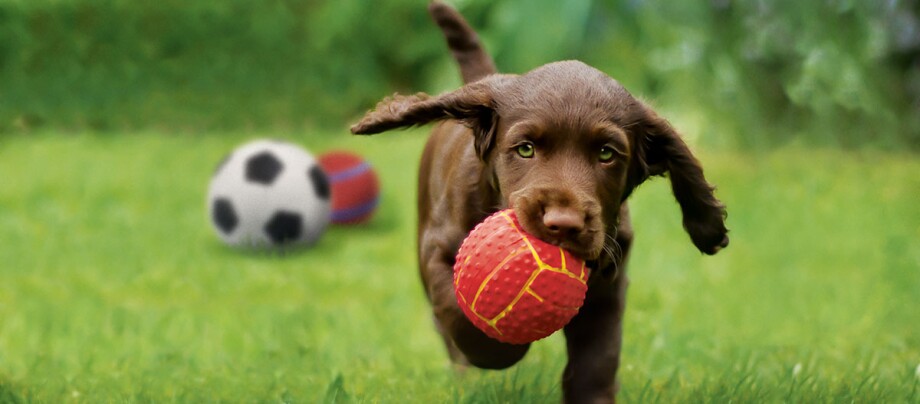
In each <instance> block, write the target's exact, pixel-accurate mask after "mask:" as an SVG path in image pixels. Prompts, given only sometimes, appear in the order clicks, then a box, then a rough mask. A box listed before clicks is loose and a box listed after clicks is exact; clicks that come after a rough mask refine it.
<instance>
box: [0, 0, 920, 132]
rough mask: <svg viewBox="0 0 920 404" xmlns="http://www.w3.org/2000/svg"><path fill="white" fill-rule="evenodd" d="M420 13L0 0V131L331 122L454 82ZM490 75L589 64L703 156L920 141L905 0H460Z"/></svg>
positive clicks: (398, 1)
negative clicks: (652, 109) (721, 151)
mask: <svg viewBox="0 0 920 404" xmlns="http://www.w3.org/2000/svg"><path fill="white" fill-rule="evenodd" d="M425 3H426V1H425V0H389V1H386V2H371V1H368V0H342V1H321V0H267V1H259V2H251V1H245V0H226V1H219V2H217V1H205V0H199V1H191V2H190V1H179V0H164V1H158V2H136V1H130V0H33V1H22V0H0V133H4V132H6V133H10V132H22V131H31V130H35V129H36V128H41V127H42V126H49V127H54V128H63V129H70V130H73V129H92V130H103V131H105V130H126V129H145V128H147V129H150V128H160V129H162V130H167V131H185V132H188V131H200V130H219V129H234V128H274V129H275V130H289V131H290V130H302V129H305V128H311V127H317V126H318V127H327V128H336V129H341V128H344V127H346V126H347V123H348V122H349V121H350V120H352V119H354V117H355V116H356V115H357V114H359V113H361V112H362V111H364V110H366V109H367V108H369V107H371V106H372V105H373V104H374V103H375V102H376V100H378V99H379V98H381V97H382V96H384V95H387V94H390V93H392V92H394V91H402V92H414V91H428V92H440V91H445V90H448V89H451V88H454V87H456V86H457V85H459V84H460V83H459V78H458V77H457V72H456V68H455V67H454V64H453V62H452V60H451V59H450V56H449V54H448V52H447V51H446V49H445V47H444V44H443V39H442V38H441V37H440V34H439V33H438V32H437V30H436V28H435V27H434V26H433V24H432V23H431V22H430V21H429V20H428V17H427V15H426V13H425ZM454 4H456V5H457V6H458V7H459V8H460V9H461V11H462V12H463V13H464V14H465V15H466V16H467V17H468V18H469V19H470V21H471V23H472V25H473V26H474V27H476V28H477V29H478V30H479V31H480V32H481V33H482V36H483V38H484V40H485V42H486V44H487V45H488V48H489V50H490V52H492V53H493V54H494V55H495V57H496V60H497V62H498V65H499V66H500V68H501V69H502V70H503V71H508V72H518V73H520V72H524V71H527V70H529V69H530V68H533V67H535V66H538V65H540V64H543V63H545V62H548V61H552V60H558V59H563V58H578V59H583V60H585V61H587V62H589V63H591V64H593V65H595V66H597V67H598V68H600V69H602V70H604V71H606V72H608V73H609V74H611V75H612V76H614V77H615V78H617V79H618V80H619V81H621V82H622V83H623V84H624V85H626V86H627V88H629V89H630V90H631V91H632V92H633V93H635V94H637V95H640V96H643V97H645V98H648V99H651V100H652V101H654V102H655V104H656V105H657V106H658V107H659V108H661V109H663V110H665V111H666V112H667V113H666V115H667V116H670V117H672V119H673V120H674V121H675V122H676V123H677V124H679V126H680V127H682V128H685V129H684V131H685V132H687V134H688V136H689V137H690V138H691V139H694V140H700V141H703V142H705V143H708V144H711V145H728V146H743V147H751V146H775V145H781V144H785V143H788V142H794V143H808V144H823V145H836V146H845V147H854V146H860V145H866V144H870V145H876V146H881V147H887V148H898V147H909V148H912V149H917V148H920V20H918V17H920V14H918V10H917V5H918V2H917V0H893V1H886V2H877V1H873V0H831V1H806V2H802V1H796V0H783V1H778V2H762V1H754V0H737V1H732V0H714V1H708V0H697V1H690V2H673V1H666V0H643V1H640V0H630V1H626V0H622V1H611V0H608V1H602V0H571V1H566V2H558V1H553V0H528V1H524V0H501V1H492V0H456V1H454Z"/></svg>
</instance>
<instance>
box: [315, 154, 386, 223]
mask: <svg viewBox="0 0 920 404" xmlns="http://www.w3.org/2000/svg"><path fill="white" fill-rule="evenodd" d="M318 160H319V165H320V167H322V169H323V171H324V172H325V173H326V177H327V178H328V179H329V187H330V190H331V193H332V223H336V224H359V223H365V222H367V221H368V220H370V218H371V217H372V216H373V215H374V211H375V210H376V209H377V204H378V203H379V201H380V184H379V183H378V181H377V174H376V173H375V172H374V169H373V168H372V167H371V165H370V164H368V162H367V161H365V160H364V158H362V157H361V156H359V155H357V154H354V153H351V152H347V151H331V152H328V153H324V154H322V155H320V156H319V159H318Z"/></svg>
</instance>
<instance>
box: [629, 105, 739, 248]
mask: <svg viewBox="0 0 920 404" xmlns="http://www.w3.org/2000/svg"><path fill="white" fill-rule="evenodd" d="M642 109H643V111H642V116H641V117H640V118H639V121H637V122H636V123H635V124H634V126H633V129H634V131H635V134H636V135H637V140H638V142H637V145H636V146H635V150H634V157H633V158H634V161H633V163H634V164H633V165H632V167H631V170H630V173H629V177H630V178H631V181H630V182H632V183H633V185H638V183H639V182H642V181H643V180H645V178H648V176H650V175H664V174H665V173H667V174H668V175H669V177H670V179H671V191H672V192H673V193H674V198H675V199H677V203H678V204H679V205H680V210H681V212H682V213H683V222H684V229H685V230H686V231H687V233H688V234H689V235H690V239H691V240H692V241H693V244H694V245H695V246H696V248H698V249H699V250H700V251H702V252H703V253H706V254H715V253H717V252H719V250H721V249H722V248H725V247H726V246H728V229H726V228H725V217H726V213H725V205H723V204H722V202H720V201H719V200H718V199H716V197H715V196H714V195H713V191H714V190H715V187H713V186H712V185H709V183H708V182H706V178H705V177H704V176H703V167H702V166H700V163H699V161H697V159H696V157H694V156H693V153H691V152H690V149H689V148H688V147H687V144H686V143H684V141H683V140H682V139H681V137H680V135H679V134H678V133H677V131H676V130H674V128H673V127H672V126H671V124H670V123H668V121H667V120H665V119H664V118H661V117H659V116H658V114H656V113H655V112H654V111H652V110H651V109H650V108H648V107H646V106H644V105H643V106H642Z"/></svg>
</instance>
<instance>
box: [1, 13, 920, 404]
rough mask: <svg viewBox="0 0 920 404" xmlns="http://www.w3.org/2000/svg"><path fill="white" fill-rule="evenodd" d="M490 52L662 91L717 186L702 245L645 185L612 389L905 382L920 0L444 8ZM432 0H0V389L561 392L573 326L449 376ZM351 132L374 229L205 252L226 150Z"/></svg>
mask: <svg viewBox="0 0 920 404" xmlns="http://www.w3.org/2000/svg"><path fill="white" fill-rule="evenodd" d="M451 3H452V4H454V5H456V6H457V7H458V8H459V9H460V10H461V12H462V13H463V14H464V15H465V16H467V18H468V19H469V20H470V22H471V24H472V25H473V26H474V27H475V28H476V29H477V30H478V31H479V32H480V33H481V36H482V38H483V40H484V41H485V43H486V45H487V48H488V50H489V51H490V53H492V54H493V55H494V56H495V59H496V61H497V64H498V66H499V68H500V69H501V70H502V71H504V72H513V73H523V72H526V71H527V70H529V69H531V68H534V67H536V66H539V65H541V64H543V63H546V62H549V61H553V60H558V59H564V58H577V59H581V60H584V61H585V62H588V63H590V64H592V65H594V66H596V67H598V68H600V69H601V70H603V71H605V72H607V73H608V74H610V75H611V76H613V77H614V78H616V79H617V80H619V81H620V82H621V83H622V84H623V85H624V86H626V87H627V88H628V89H629V90H630V91H631V92H632V93H633V94H635V95H637V96H639V97H642V98H644V99H646V100H649V101H650V102H652V103H653V104H654V105H655V107H656V109H657V110H658V111H659V112H660V113H661V114H662V115H663V116H665V117H667V118H668V119H670V120H671V121H672V122H673V123H674V124H675V126H676V127H678V128H679V129H680V130H681V131H682V132H683V134H684V136H685V138H686V139H687V140H688V142H689V143H690V144H691V146H692V148H693V149H694V152H695V153H696V154H697V156H698V157H699V158H700V160H701V161H702V163H703V165H704V167H705V168H706V175H707V178H708V179H709V180H711V181H712V182H713V183H714V184H716V185H717V186H718V190H717V196H718V197H719V198H720V199H721V200H722V201H724V202H725V203H726V204H727V206H728V212H729V217H728V227H729V228H730V229H731V233H730V236H731V240H732V241H731V245H730V246H729V247H728V248H727V249H726V250H724V251H722V252H720V253H719V254H718V255H716V256H712V257H709V256H706V257H704V256H701V255H700V254H699V252H698V251H696V250H695V249H694V248H693V246H692V244H691V243H690V242H689V239H688V237H687V235H686V234H685V233H684V232H683V230H682V229H681V219H680V213H679V212H680V211H679V208H678V206H677V205H676V203H675V202H674V200H673V197H672V196H671V195H670V189H669V187H668V183H667V180H666V179H655V180H653V181H650V183H649V184H648V185H643V186H642V187H641V188H640V189H639V190H638V191H637V192H636V193H635V195H634V196H632V197H631V198H632V199H631V210H632V215H633V222H634V225H635V227H636V241H635V244H634V246H633V255H632V257H631V262H630V266H629V274H630V277H631V280H632V283H631V286H630V291H629V295H628V308H627V312H626V318H625V331H624V333H625V338H624V339H625V343H624V350H623V361H622V366H621V369H622V372H621V374H620V375H621V376H620V379H621V381H622V386H623V388H622V391H621V393H620V396H619V397H620V398H621V399H623V400H624V401H626V402H642V403H645V402H714V403H723V402H834V403H836V402H907V403H917V402H920V332H918V330H920V328H918V324H920V310H917V307H920V204H918V203H917V201H918V199H920V198H918V197H920V175H918V174H920V158H918V154H917V153H918V152H920V110H918V108H920V20H918V18H920V10H918V5H920V2H918V1H916V0H887V1H872V0H863V1H847V0H821V1H792V0H778V1H773V2H768V1H731V0H707V1H666V0H644V1H643V0H622V1H590V0H568V1H563V2H558V1H550V0H529V1H524V0H494V1H487V0H456V1H452V2H451ZM425 5H426V1H424V0H411V1H410V0H392V1H356V0H340V1H318V0H311V1H295V0H287V1H272V0H265V1H243V0H223V1H179V0H162V1H157V2H141V1H129V0H0V403H10V402H12V403H22V402H55V403H57V402H127V403H133V402H240V401H243V402H325V403H337V402H399V403H402V402H407V401H408V402H425V403H428V402H456V403H483V402H485V403H493V402H494V403H505V402H558V401H559V395H560V386H559V375H560V373H561V370H562V367H563V366H564V363H565V359H564V358H565V348H564V343H563V342H562V337H561V336H560V335H554V336H552V337H550V338H549V339H548V340H547V341H541V342H538V343H536V344H534V346H533V347H532V349H531V352H530V353H529V354H528V356H527V357H526V358H525V359H524V360H523V361H522V362H521V363H520V364H518V365H516V366H515V367H514V368H513V369H511V370H509V371H506V372H486V371H476V370H470V371H467V372H465V373H462V374H457V373H455V372H453V371H452V370H451V369H450V367H449V366H448V363H447V357H446V354H445V351H444V348H443V344H442V341H441V340H440V338H439V337H438V336H437V334H436V332H435V331H434V327H433V325H432V323H431V316H430V308H429V307H428V304H427V302H426V301H425V298H424V295H423V293H422V289H421V286H420V283H419V282H418V275H417V273H416V272H417V264H416V262H415V251H414V246H413V244H414V243H412V242H411V241H412V240H414V237H415V230H416V229H415V207H414V203H415V202H414V201H415V192H416V190H415V181H416V180H415V170H416V167H417V159H418V156H419V155H420V153H421V150H422V147H423V145H424V142H425V138H426V134H427V129H426V128H419V129H412V130H409V131H405V132H397V133H389V134H385V135H381V136H377V137H371V138H367V137H352V136H350V135H349V134H348V131H347V127H348V125H349V124H350V123H352V122H353V121H355V120H356V119H357V118H358V117H360V115H361V114H362V113H363V112H364V111H366V110H367V109H369V108H370V107H372V106H373V105H374V104H375V103H376V102H377V101H378V100H379V99H380V98H382V97H383V96H385V95H388V94H392V93H393V92H396V91H399V92H405V93H409V92H416V91H426V92H429V93H439V92H442V91H448V90H451V89H454V88H456V87H457V86H459V85H460V79H459V74H458V72H457V69H456V67H455V65H454V62H453V61H452V60H451V58H450V56H449V53H448V51H447V49H446V47H445V45H444V43H443V39H442V37H441V35H440V33H439V32H438V31H437V30H436V28H435V27H434V24H433V23H431V22H430V21H429V19H428V16H427V14H426V11H425ZM256 137H277V138H283V139H286V140H290V141H293V142H297V143H299V144H301V145H303V146H305V147H306V148H308V149H310V150H311V151H313V152H314V153H317V154H318V153H321V152H323V151H327V150H331V149H347V150H352V151H354V152H357V153H359V154H361V155H363V156H365V157H366V158H367V159H368V161H369V162H370V163H371V164H372V165H373V167H374V168H375V169H376V171H377V173H378V174H379V176H380V179H381V184H382V191H381V198H382V199H381V201H382V202H381V205H380V209H379V211H378V212H377V215H376V216H375V218H374V219H373V220H372V221H371V222H370V223H369V224H368V225H366V226H361V227H352V228H343V227H331V228H330V229H328V231H327V233H326V234H325V235H324V236H323V238H322V239H321V240H320V242H319V244H318V245H317V246H315V247H314V248H311V249H307V250H305V251H299V252H297V253H295V254H289V255H276V254H257V253H245V252H240V251H235V250H232V249H230V248H228V247H226V246H224V245H222V244H221V243H220V242H219V240H218V239H217V237H216V235H215V234H214V233H213V231H212V229H211V228H210V227H209V223H208V218H207V216H206V213H205V206H204V205H205V193H206V187H207V183H208V181H209V179H210V176H211V173H212V172H213V169H214V166H215V165H216V164H217V162H218V161H220V159H221V158H222V157H223V156H224V155H225V154H226V153H227V152H228V151H230V150H232V149H233V148H234V147H235V146H237V145H239V144H241V143H243V142H245V141H248V140H251V139H252V138H256Z"/></svg>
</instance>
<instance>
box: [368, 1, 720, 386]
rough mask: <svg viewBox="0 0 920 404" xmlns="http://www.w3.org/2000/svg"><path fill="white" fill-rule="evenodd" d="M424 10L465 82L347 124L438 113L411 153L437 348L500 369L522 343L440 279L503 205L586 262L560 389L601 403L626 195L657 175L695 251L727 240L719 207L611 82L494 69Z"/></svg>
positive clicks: (665, 137) (552, 71)
mask: <svg viewBox="0 0 920 404" xmlns="http://www.w3.org/2000/svg"><path fill="white" fill-rule="evenodd" d="M429 12H430V13H431V15H432V17H433V18H434V20H435V22H436V23H437V24H438V25H439V26H440V27H441V30H442V31H443V32H444V34H445V37H446V38H447V43H448V46H449V48H450V50H451V51H452V53H453V55H454V58H455V59H456V60H457V62H458V64H459V65H460V71H461V73H462V75H463V78H464V81H465V83H466V84H465V85H464V86H463V87H461V88H459V89H457V90H455V91H453V92H449V93H446V94H443V95H440V96H429V95H426V94H424V93H419V94H416V95H411V96H402V95H395V96H393V97H390V98H386V99H384V100H383V101H381V102H380V103H379V104H378V105H377V107H376V108H375V109H374V110H373V111H371V112H368V113H367V115H365V116H364V118H363V119H361V121H360V122H358V123H357V124H355V125H354V126H352V128H351V131H352V133H355V134H374V133H380V132H383V131H386V130H390V129H394V128H401V127H409V126H413V125H422V124H425V123H429V122H433V121H440V123H439V124H438V125H437V126H436V127H435V129H434V131H433V132H432V134H431V136H430V138H429V140H428V143H427V145H426V146H425V151H424V153H423V154H422V161H421V169H420V174H419V185H418V187H419V194H418V215H419V216H418V258H419V267H420V270H421V277H422V282H423V284H424V286H425V292H426V294H427V297H428V299H429V301H430V302H431V305H432V307H433V311H434V317H435V320H436V324H437V328H438V330H439V332H440V333H441V335H442V336H443V338H444V341H445V343H446V345H447V349H448V352H449V355H450V358H451V360H452V361H453V362H454V363H457V364H470V365H473V366H476V367H480V368H486V369H503V368H507V367H509V366H511V365H514V364H515V363H517V362H518V361H519V360H520V359H521V358H522V357H523V356H524V354H525V353H526V352H527V349H528V347H529V345H511V344H505V343H502V342H499V341H496V340H493V339H491V338H489V337H487V336H486V335H485V334H484V333H482V332H481V331H480V330H478V329H477V328H476V327H475V326H473V324H472V323H471V322H470V321H469V320H468V319H467V318H466V317H465V316H464V315H463V312H462V311H461V309H460V307H459V306H458V304H457V298H456V296H455V293H454V288H453V266H454V259H455V256H456V254H457V250H458V248H459V246H460V243H461V242H462V241H463V239H464V238H465V237H466V236H467V234H468V233H469V232H470V230H471V229H472V228H473V227H474V226H475V225H476V224H477V223H479V222H481V221H482V220H483V219H485V218H486V217H487V216H489V215H490V214H492V213H494V212H496V211H497V210H500V209H504V208H507V207H511V208H513V209H514V210H515V212H516V213H517V216H518V218H519V219H520V221H521V225H522V226H523V227H524V229H525V230H527V231H528V232H530V233H532V234H534V235H535V236H537V237H538V238H540V239H542V240H544V241H547V242H550V243H552V244H555V245H558V246H560V247H562V248H565V249H567V250H569V251H571V252H572V253H574V254H575V255H577V256H580V257H581V258H583V259H585V260H586V261H587V262H588V265H589V267H590V268H591V276H590V278H589V280H588V292H587V296H586V298H585V302H584V305H583V306H582V308H581V310H580V311H579V312H578V314H577V315H576V316H575V317H574V318H573V319H572V321H571V322H570V323H569V324H568V325H566V326H565V328H564V333H565V337H566V345H567V352H568V363H567V365H566V367H565V371H564V372H563V375H562V389H563V396H564V397H563V399H564V401H566V402H572V403H583V402H592V403H598V402H612V401H614V395H615V392H616V390H617V385H616V373H617V367H618V365H619V359H620V346H621V334H622V320H623V310H624V307H625V297H626V286H627V283H628V280H627V277H626V271H625V269H626V268H625V264H626V260H627V256H628V254H629V249H630V245H631V243H632V239H633V231H632V225H631V224H630V220H629V209H628V207H627V202H626V201H627V198H628V197H629V195H630V193H632V191H633V190H634V189H635V188H636V187H637V186H638V185H639V184H641V183H642V182H643V181H645V180H646V179H648V178H649V177H650V176H658V175H665V174H668V175H669V177H670V181H671V187H672V191H673V194H674V197H675V198H676V199H677V202H678V204H679V205H680V208H681V211H682V213H683V225H684V229H685V230H686V231H687V233H688V234H689V235H690V239H691V240H692V242H693V243H694V245H696V247H697V248H698V249H699V250H700V251H702V252H703V253H706V254H715V253H716V252H718V251H719V250H720V249H722V248H724V247H726V246H727V245H728V236H727V233H728V230H727V229H726V228H725V224H724V218H725V208H724V206H723V205H722V203H721V202H719V200H717V199H716V198H715V197H714V196H713V187H712V186H711V185H710V184H709V183H707V181H706V179H705V178H704V177H703V170H702V168H701V166H700V164H699V162H698V161H697V159H696V158H695V157H694V156H693V154H692V153H691V152H690V150H689V149H688V148H687V145H686V144H685V143H684V142H683V140H681V138H680V136H679V135H678V133H677V132H676V131H675V130H674V128H673V127H671V125H670V124H669V123H668V122H667V121H666V120H665V119H663V118H661V117H659V116H658V115H657V114H656V113H655V112H654V111H653V110H652V109H651V108H649V107H648V106H647V105H645V104H644V103H642V102H641V101H639V100H637V99H636V98H634V97H633V96H632V95H630V93H629V92H628V91H626V89H625V88H623V86H621V85H620V84H619V83H617V82H616V81H615V80H613V79H612V78H610V77H608V76H607V75H605V74H604V73H602V72H601V71H599V70H597V69H594V68H592V67H590V66H588V65H586V64H584V63H581V62H577V61H563V62H556V63H550V64H547V65H544V66H541V67H538V68H536V69H534V70H532V71H530V72H528V73H525V74H523V75H510V74H497V73H496V69H495V65H494V63H493V62H492V59H491V58H490V57H489V56H488V54H486V53H485V51H484V50H483V48H482V46H481V45H480V42H479V40H478V37H477V35H476V33H475V32H474V31H473V30H472V29H471V28H470V27H469V26H468V25H467V23H466V21H464V19H463V17H462V16H460V15H459V14H458V13H457V12H456V11H455V10H453V9H452V8H450V7H448V6H446V5H444V4H443V3H440V2H433V3H431V5H430V6H429Z"/></svg>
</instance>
